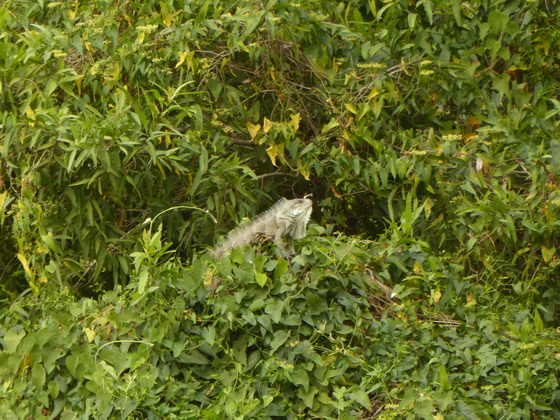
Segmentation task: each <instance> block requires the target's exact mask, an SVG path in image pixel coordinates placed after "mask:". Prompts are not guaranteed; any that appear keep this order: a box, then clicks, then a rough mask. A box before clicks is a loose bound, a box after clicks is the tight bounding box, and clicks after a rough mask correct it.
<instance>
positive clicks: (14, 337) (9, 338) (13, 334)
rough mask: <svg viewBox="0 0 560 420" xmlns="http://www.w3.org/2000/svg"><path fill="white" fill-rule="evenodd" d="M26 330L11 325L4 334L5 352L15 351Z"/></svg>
mask: <svg viewBox="0 0 560 420" xmlns="http://www.w3.org/2000/svg"><path fill="white" fill-rule="evenodd" d="M25 335H26V332H25V330H24V329H23V328H21V327H12V328H10V329H9V330H8V331H6V334H4V337H3V341H4V346H5V351H6V352H7V353H13V352H15V351H16V349H17V347H18V344H19V342H20V341H21V339H22V338H23V337H25Z"/></svg>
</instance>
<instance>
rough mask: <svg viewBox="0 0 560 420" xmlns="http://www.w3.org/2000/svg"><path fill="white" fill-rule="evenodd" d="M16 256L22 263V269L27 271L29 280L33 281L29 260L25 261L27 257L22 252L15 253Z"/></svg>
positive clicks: (33, 276)
mask: <svg viewBox="0 0 560 420" xmlns="http://www.w3.org/2000/svg"><path fill="white" fill-rule="evenodd" d="M17 257H18V260H19V261H20V262H21V265H23V269H24V271H25V272H26V273H27V275H28V276H29V278H30V279H31V281H33V279H35V273H34V272H33V270H31V268H30V267H29V262H28V261H27V258H26V257H25V255H23V254H17Z"/></svg>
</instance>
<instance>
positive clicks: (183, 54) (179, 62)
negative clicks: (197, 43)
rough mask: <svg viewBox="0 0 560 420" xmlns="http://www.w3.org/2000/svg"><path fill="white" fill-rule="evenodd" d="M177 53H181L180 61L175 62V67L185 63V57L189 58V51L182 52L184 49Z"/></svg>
mask: <svg viewBox="0 0 560 420" xmlns="http://www.w3.org/2000/svg"><path fill="white" fill-rule="evenodd" d="M177 54H178V55H179V61H177V64H175V68H177V67H179V66H180V65H181V64H183V63H184V62H185V59H186V58H187V54H188V53H187V52H182V51H177Z"/></svg>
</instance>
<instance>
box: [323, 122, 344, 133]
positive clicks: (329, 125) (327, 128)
mask: <svg viewBox="0 0 560 420" xmlns="http://www.w3.org/2000/svg"><path fill="white" fill-rule="evenodd" d="M339 125H340V124H339V123H338V121H337V120H336V119H335V118H331V120H330V121H329V122H328V123H327V124H325V125H324V126H323V128H321V133H322V134H324V133H328V132H329V131H331V130H332V129H333V128H335V127H338V126H339Z"/></svg>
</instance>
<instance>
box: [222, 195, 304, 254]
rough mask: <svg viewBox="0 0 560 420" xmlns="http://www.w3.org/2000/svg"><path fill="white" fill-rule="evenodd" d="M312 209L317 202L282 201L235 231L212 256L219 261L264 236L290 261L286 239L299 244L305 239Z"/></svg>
mask: <svg viewBox="0 0 560 420" xmlns="http://www.w3.org/2000/svg"><path fill="white" fill-rule="evenodd" d="M312 206H313V202H312V201H311V200H310V199H308V198H296V199H294V200H287V199H285V198H282V199H280V200H279V201H278V202H277V203H276V204H274V205H273V206H272V207H271V208H270V209H268V210H267V211H265V212H263V213H261V214H259V215H258V216H256V217H255V218H253V219H252V220H251V221H250V222H248V223H247V224H243V225H241V226H239V227H237V228H236V229H234V230H232V231H231V232H230V233H229V234H228V235H227V237H226V239H225V240H224V241H223V242H222V243H221V244H219V245H218V246H217V247H215V248H214V249H213V250H212V254H213V255H214V256H215V257H217V258H219V257H222V256H223V255H224V254H225V253H227V252H229V251H231V250H232V249H233V248H235V247H238V246H243V245H248V244H250V243H252V242H254V241H256V240H257V239H259V238H260V237H261V236H269V237H272V239H273V241H274V243H275V244H276V246H277V247H278V248H279V249H280V251H281V252H282V255H283V256H284V257H287V256H288V255H289V253H288V251H287V250H286V247H285V245H284V242H283V241H282V237H284V236H289V237H291V238H292V239H296V240H298V239H301V238H303V237H305V235H306V229H307V223H308V222H309V218H310V216H311V210H312ZM292 250H293V249H292Z"/></svg>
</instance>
